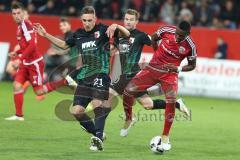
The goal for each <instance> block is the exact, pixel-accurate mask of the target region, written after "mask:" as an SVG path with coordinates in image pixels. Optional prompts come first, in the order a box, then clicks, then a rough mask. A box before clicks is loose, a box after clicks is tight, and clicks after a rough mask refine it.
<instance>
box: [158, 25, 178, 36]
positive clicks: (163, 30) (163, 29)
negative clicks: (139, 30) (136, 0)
mask: <svg viewBox="0 0 240 160" xmlns="http://www.w3.org/2000/svg"><path fill="white" fill-rule="evenodd" d="M175 32H176V28H175V27H173V26H163V27H160V28H159V29H158V30H157V31H156V32H155V33H156V34H157V36H158V38H162V37H163V35H164V33H175Z"/></svg>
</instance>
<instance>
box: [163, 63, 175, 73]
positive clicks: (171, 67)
mask: <svg viewBox="0 0 240 160" xmlns="http://www.w3.org/2000/svg"><path fill="white" fill-rule="evenodd" d="M163 69H164V70H167V71H168V72H175V73H178V68H177V66H175V65H174V64H172V63H168V64H165V65H163Z"/></svg>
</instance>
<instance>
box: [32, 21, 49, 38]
mask: <svg viewBox="0 0 240 160" xmlns="http://www.w3.org/2000/svg"><path fill="white" fill-rule="evenodd" d="M33 28H34V30H35V31H37V32H38V34H39V35H41V36H43V37H45V36H46V34H47V31H46V30H45V28H44V27H43V26H42V25H41V24H40V23H34V24H33Z"/></svg>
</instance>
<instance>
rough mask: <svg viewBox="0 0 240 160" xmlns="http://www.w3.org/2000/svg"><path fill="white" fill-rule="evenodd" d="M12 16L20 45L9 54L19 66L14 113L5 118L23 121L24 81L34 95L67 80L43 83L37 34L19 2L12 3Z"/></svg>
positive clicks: (41, 59) (14, 85)
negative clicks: (29, 84)
mask: <svg viewBox="0 0 240 160" xmlns="http://www.w3.org/2000/svg"><path fill="white" fill-rule="evenodd" d="M12 16H13V19H14V21H15V22H16V23H17V24H18V29H17V40H18V44H19V46H20V49H19V50H18V51H17V52H11V54H12V55H10V56H11V57H14V56H18V57H19V59H16V60H15V65H16V66H19V68H18V71H17V73H16V76H15V78H14V82H13V89H14V104H15V109H16V115H14V116H11V117H9V118H6V119H5V120H20V121H23V120H24V118H23V111H22V106H23V94H24V89H23V84H24V83H25V82H26V81H30V83H31V85H32V86H33V89H34V92H35V93H36V95H43V94H45V93H48V92H51V91H53V90H55V89H56V88H58V87H59V86H63V85H66V84H67V81H66V80H65V79H63V80H60V81H56V82H50V83H47V84H45V85H43V70H44V61H43V57H42V54H41V53H40V52H39V50H38V48H37V37H36V35H37V34H36V33H35V32H34V31H33V26H32V23H31V22H30V21H29V20H26V19H24V17H25V15H24V7H23V5H22V4H21V3H18V2H17V3H14V4H13V5H12Z"/></svg>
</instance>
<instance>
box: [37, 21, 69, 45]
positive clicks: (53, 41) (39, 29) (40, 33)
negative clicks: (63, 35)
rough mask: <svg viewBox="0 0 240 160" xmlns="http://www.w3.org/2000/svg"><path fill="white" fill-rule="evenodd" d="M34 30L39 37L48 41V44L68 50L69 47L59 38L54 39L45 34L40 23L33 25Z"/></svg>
mask: <svg viewBox="0 0 240 160" xmlns="http://www.w3.org/2000/svg"><path fill="white" fill-rule="evenodd" d="M34 29H35V30H36V31H37V32H38V34H39V35H41V36H43V37H44V38H46V39H47V40H49V41H50V42H52V43H53V44H55V45H56V46H58V47H59V48H62V49H67V48H69V46H68V45H67V43H66V42H65V41H63V40H61V39H59V38H56V37H54V36H53V35H51V34H49V33H47V31H46V30H45V28H44V27H43V26H42V25H41V24H40V23H35V24H34Z"/></svg>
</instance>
